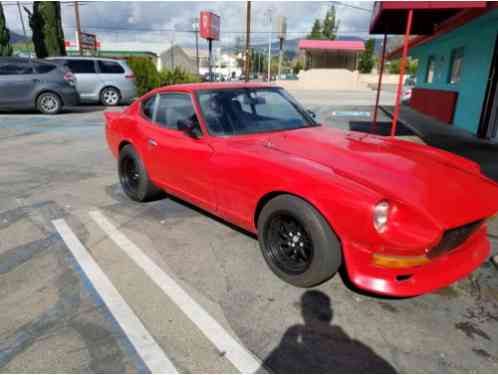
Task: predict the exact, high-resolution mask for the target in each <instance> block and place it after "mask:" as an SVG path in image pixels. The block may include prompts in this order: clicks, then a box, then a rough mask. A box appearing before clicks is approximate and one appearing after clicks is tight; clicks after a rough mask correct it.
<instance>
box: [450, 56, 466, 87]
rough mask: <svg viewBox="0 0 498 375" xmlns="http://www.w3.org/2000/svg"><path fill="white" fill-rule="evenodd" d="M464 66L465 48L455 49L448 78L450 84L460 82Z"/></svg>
mask: <svg viewBox="0 0 498 375" xmlns="http://www.w3.org/2000/svg"><path fill="white" fill-rule="evenodd" d="M462 65H463V48H457V49H454V50H453V51H452V52H451V60H450V75H449V77H448V82H449V83H451V84H454V83H457V82H458V81H460V76H461V74H462Z"/></svg>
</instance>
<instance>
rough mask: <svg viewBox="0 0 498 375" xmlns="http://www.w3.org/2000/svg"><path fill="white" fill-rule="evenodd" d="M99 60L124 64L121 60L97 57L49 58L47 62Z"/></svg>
mask: <svg viewBox="0 0 498 375" xmlns="http://www.w3.org/2000/svg"><path fill="white" fill-rule="evenodd" d="M53 59H55V60H101V61H119V62H124V60H123V59H112V58H108V57H97V56H50V57H47V60H53Z"/></svg>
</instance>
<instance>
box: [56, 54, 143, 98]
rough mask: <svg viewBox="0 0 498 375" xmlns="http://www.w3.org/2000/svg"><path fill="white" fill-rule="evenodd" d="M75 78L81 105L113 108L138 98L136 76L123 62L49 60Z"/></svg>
mask: <svg viewBox="0 0 498 375" xmlns="http://www.w3.org/2000/svg"><path fill="white" fill-rule="evenodd" d="M49 60H54V61H57V62H60V63H63V64H65V65H66V66H67V67H68V68H69V69H70V70H71V71H72V72H73V73H74V75H75V76H76V89H77V90H78V93H79V94H80V98H81V101H82V102H86V103H101V104H103V105H106V106H115V105H118V104H120V103H129V102H131V101H132V100H133V99H135V97H136V96H137V87H136V84H135V75H134V73H133V71H132V70H131V69H130V67H129V66H128V64H127V63H126V61H122V60H114V59H104V58H97V57H66V56H65V57H51V58H49Z"/></svg>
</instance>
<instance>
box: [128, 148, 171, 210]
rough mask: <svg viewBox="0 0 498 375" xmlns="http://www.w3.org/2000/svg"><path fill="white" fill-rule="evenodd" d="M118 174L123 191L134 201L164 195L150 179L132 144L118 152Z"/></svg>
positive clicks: (144, 200)
mask: <svg viewBox="0 0 498 375" xmlns="http://www.w3.org/2000/svg"><path fill="white" fill-rule="evenodd" d="M118 174H119V182H120V183H121V187H122V189H123V191H124V192H125V194H126V195H127V196H128V197H129V198H130V199H132V200H134V201H136V202H148V201H151V200H155V199H159V198H161V197H162V196H163V195H164V193H163V191H162V190H161V189H159V188H158V187H157V186H155V185H154V184H153V183H152V181H150V179H149V176H148V175H147V171H146V170H145V167H144V164H143V162H142V160H141V159H140V157H139V156H138V154H137V152H136V151H135V149H134V148H133V146H132V145H126V146H125V147H123V149H122V150H121V151H120V153H119V160H118Z"/></svg>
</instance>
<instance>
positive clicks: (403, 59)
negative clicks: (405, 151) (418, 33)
mask: <svg viewBox="0 0 498 375" xmlns="http://www.w3.org/2000/svg"><path fill="white" fill-rule="evenodd" d="M412 20H413V9H410V10H409V11H408V21H407V22H406V31H405V37H404V40H403V56H402V57H401V61H400V64H399V81H398V89H397V91H396V104H395V105H394V112H393V122H392V125H391V137H394V136H395V135H396V127H397V125H398V117H399V107H400V104H401V103H400V102H401V89H402V88H403V78H404V75H405V66H406V60H407V56H408V41H409V40H408V38H409V37H410V32H411V30H412Z"/></svg>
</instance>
